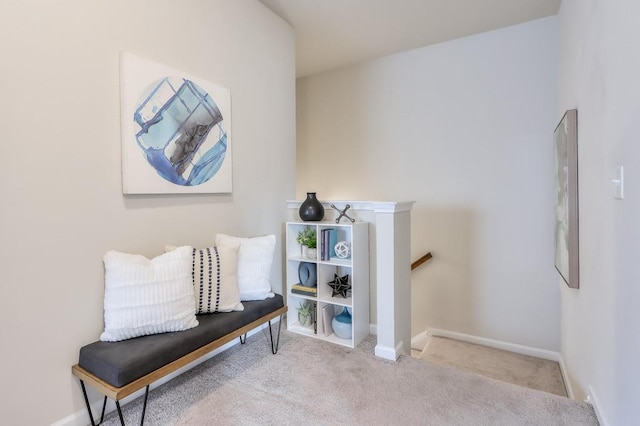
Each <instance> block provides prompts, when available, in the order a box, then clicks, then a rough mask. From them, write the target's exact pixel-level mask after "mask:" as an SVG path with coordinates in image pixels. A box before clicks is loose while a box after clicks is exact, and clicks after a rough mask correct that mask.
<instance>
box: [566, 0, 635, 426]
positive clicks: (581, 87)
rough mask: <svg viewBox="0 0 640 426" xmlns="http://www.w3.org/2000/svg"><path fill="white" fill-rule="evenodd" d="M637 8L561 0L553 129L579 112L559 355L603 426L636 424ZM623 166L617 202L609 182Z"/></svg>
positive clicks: (618, 1)
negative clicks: (573, 273)
mask: <svg viewBox="0 0 640 426" xmlns="http://www.w3.org/2000/svg"><path fill="white" fill-rule="evenodd" d="M639 16H640V2H637V1H633V0H612V1H600V0H590V1H582V0H563V1H562V6H561V7H560V12H559V20H560V28H561V31H560V53H561V54H560V57H561V60H560V78H559V86H558V87H559V98H558V105H557V107H556V117H557V118H558V120H559V119H560V117H561V115H562V114H563V113H564V111H565V110H567V109H571V108H577V110H578V186H579V215H580V218H579V221H580V289H579V290H571V289H569V288H567V287H566V286H565V285H564V284H563V283H562V280H561V279H557V280H556V281H557V283H556V285H557V286H558V287H559V288H560V289H561V300H562V319H561V324H562V345H561V353H562V358H563V360H564V362H565V365H566V368H567V370H568V375H569V378H570V381H571V385H572V388H573V389H574V391H575V392H576V397H577V398H580V399H582V398H584V397H585V395H586V396H588V397H589V398H590V400H591V401H593V402H594V403H596V404H597V411H596V412H597V413H598V416H599V418H600V421H601V424H603V425H637V424H640V412H639V410H638V403H639V402H640V363H638V360H639V359H640V309H639V307H640V269H639V266H638V265H639V263H638V259H637V257H638V254H639V253H640V221H639V220H638V217H639V216H638V212H640V162H639V161H638V159H640V141H639V139H640V136H639V135H640V120H639V119H638V117H640V84H639V83H638V82H639V81H640V78H639V76H640V50H639V49H638V46H639V44H640V26H638V17H639ZM621 165H622V166H624V172H625V173H624V177H625V184H624V188H625V196H624V200H616V199H614V186H613V184H612V182H611V180H612V179H613V178H614V171H615V169H616V168H617V167H618V166H621Z"/></svg>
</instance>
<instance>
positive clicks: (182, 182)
mask: <svg viewBox="0 0 640 426" xmlns="http://www.w3.org/2000/svg"><path fill="white" fill-rule="evenodd" d="M121 91H122V93H121V99H122V115H123V117H122V120H123V130H122V132H123V134H122V142H123V151H122V158H123V192H124V193H125V194H162V193H225V192H231V158H230V157H231V150H230V140H231V138H230V136H231V135H230V129H231V126H230V113H231V111H230V95H229V91H228V89H225V88H222V87H220V86H216V85H213V84H211V83H208V82H206V81H204V80H202V79H197V78H193V77H190V76H187V75H185V74H184V73H182V72H179V71H177V70H173V69H170V68H168V67H166V66H163V65H160V64H156V63H153V62H151V61H147V60H144V59H142V58H138V57H136V56H134V55H131V54H128V53H123V54H122V55H121Z"/></svg>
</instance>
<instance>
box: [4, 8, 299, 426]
mask: <svg viewBox="0 0 640 426" xmlns="http://www.w3.org/2000/svg"><path fill="white" fill-rule="evenodd" d="M123 50H125V51H130V52H132V53H135V54H137V55H139V56H141V57H144V58H148V59H150V60H153V61H156V62H159V63H162V64H166V65H167V66H170V67H172V68H176V69H179V70H183V71H185V72H186V73H188V74H189V75H193V76H197V77H200V78H203V79H206V80H208V81H210V82H212V83H215V84H219V85H221V86H224V87H227V88H229V89H230V91H231V108H232V123H231V126H232V128H233V140H232V146H231V148H232V149H233V162H234V164H233V193H232V194H228V195H210V194H209V195H181V196H175V195H172V196H168V195H165V196H146V195H141V196H126V197H125V196H123V195H122V182H121V166H120V164H121V160H120V97H119V94H120V91H119V76H118V69H119V65H118V55H119V53H120V51H123ZM0 52H2V66H1V67H0V81H2V83H1V87H2V103H1V104H0V129H2V158H3V159H4V161H3V165H2V167H0V188H1V189H0V194H1V197H2V220H1V221H0V235H1V238H2V244H1V245H0V262H1V267H0V270H2V280H1V281H2V284H1V285H2V295H1V296H0V323H2V324H3V327H2V332H1V333H2V334H1V338H0V341H1V342H2V348H3V350H2V355H1V357H2V366H3V367H2V369H1V371H2V372H1V373H0V382H1V383H2V384H3V386H4V387H5V392H4V397H3V401H2V416H3V418H2V423H4V424H13V425H18V424H20V425H47V424H52V423H54V422H56V421H58V420H61V419H64V418H66V417H67V416H69V415H71V414H72V413H76V412H78V411H80V410H82V409H83V407H84V402H83V400H82V392H81V391H80V386H79V384H78V381H77V380H75V379H74V378H73V377H72V375H71V366H72V365H73V364H76V363H77V362H78V350H79V348H80V347H81V346H82V345H85V344H87V343H90V342H92V341H95V340H97V339H98V338H99V335H100V332H101V331H102V328H103V294H104V293H103V288H104V280H103V278H104V270H103V264H102V256H103V255H104V253H105V252H106V251H107V250H109V249H115V250H120V251H124V252H132V253H139V254H143V255H146V256H155V255H158V254H160V253H162V251H163V248H164V245H165V244H172V245H182V244H189V245H194V246H199V247H204V246H210V245H212V244H213V243H214V239H215V234H216V233H217V232H225V233H229V234H236V235H241V236H251V235H263V234H268V233H274V234H276V235H277V236H278V246H277V247H276V259H275V261H274V266H273V271H272V277H271V278H272V283H273V287H274V290H276V291H278V292H280V291H281V290H282V287H281V286H282V255H281V253H282V244H281V243H282V241H281V237H282V222H283V219H284V210H283V206H284V203H285V200H287V199H291V198H294V197H295V63H294V62H295V44H294V35H293V29H292V28H291V27H290V26H289V25H288V24H286V23H285V22H284V21H282V20H281V19H280V18H278V17H277V16H275V15H274V14H273V13H272V12H271V11H269V10H268V9H266V8H265V7H264V6H263V5H262V4H260V3H259V2H258V1H256V0H242V1H238V0H184V1H154V0H136V1H128V0H110V1H97V2H96V1H84V0H65V1H54V2H46V1H32V0H27V1H23V2H16V1H9V2H3V3H2V11H1V12H0ZM92 399H97V395H96V394H95V393H94V394H92ZM34 407H35V409H34Z"/></svg>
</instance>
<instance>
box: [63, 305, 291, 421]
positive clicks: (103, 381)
mask: <svg viewBox="0 0 640 426" xmlns="http://www.w3.org/2000/svg"><path fill="white" fill-rule="evenodd" d="M243 305H244V310H243V311H234V312H227V313H213V314H205V315H198V316H197V319H198V323H199V325H198V326H197V327H194V328H191V329H188V330H184V331H178V332H171V333H162V334H154V335H148V336H142V337H136V338H133V339H129V340H123V341H119V342H103V341H98V342H94V343H91V344H89V345H86V346H84V347H82V348H81V349H80V357H79V362H78V364H77V365H74V366H73V367H72V372H73V374H74V375H75V376H77V377H78V378H79V379H80V384H81V386H82V391H83V394H84V399H85V403H86V404H87V410H88V411H89V417H90V419H91V424H92V425H94V426H95V425H96V423H95V422H94V418H93V414H92V412H91V407H90V404H89V399H88V397H87V392H86V389H85V382H86V383H88V384H89V385H91V386H92V387H93V388H95V389H97V390H98V391H99V392H100V393H102V394H103V395H104V402H103V407H102V415H101V420H100V423H102V421H103V419H104V412H105V406H106V402H107V398H111V399H113V400H115V402H116V408H117V410H118V415H119V416H120V422H121V423H122V424H123V425H124V418H123V416H122V410H121V408H120V402H119V401H120V400H121V399H123V398H125V397H126V396H128V395H131V394H132V393H134V392H136V391H138V390H140V389H142V388H144V387H146V390H145V395H144V404H143V408H142V416H141V422H140V424H142V423H143V422H144V414H145V410H146V405H147V398H148V395H149V385H150V384H151V383H153V382H155V381H156V380H158V379H160V378H162V377H164V376H166V375H168V374H170V373H172V372H174V371H176V370H178V369H179V368H181V367H183V366H185V365H187V364H189V363H190V362H192V361H194V360H196V359H198V358H200V357H202V356H203V355H206V354H207V353H209V352H211V351H213V350H215V349H217V348H219V347H220V346H222V345H224V344H226V343H228V342H230V341H231V340H233V339H235V338H240V342H241V343H244V342H245V340H244V339H246V333H247V332H248V331H250V330H252V329H254V328H256V327H258V326H260V325H262V324H265V323H268V324H269V334H270V336H271V350H272V353H273V354H275V353H276V352H277V350H278V344H279V340H280V324H281V323H282V321H280V322H279V323H278V332H277V336H276V338H275V339H274V335H273V334H274V333H273V332H272V331H271V320H272V319H275V318H276V317H278V316H280V317H281V316H282V314H284V313H285V312H286V310H287V307H286V306H285V305H284V301H283V298H282V296H281V295H278V294H276V295H275V297H273V298H268V299H265V300H258V301H249V302H243ZM280 319H282V318H280ZM243 336H244V339H243ZM100 423H97V424H100Z"/></svg>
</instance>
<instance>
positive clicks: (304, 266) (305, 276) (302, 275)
mask: <svg viewBox="0 0 640 426" xmlns="http://www.w3.org/2000/svg"><path fill="white" fill-rule="evenodd" d="M298 279H299V280H300V284H302V285H303V286H305V287H315V286H316V284H317V283H318V278H317V276H316V264H315V263H309V262H300V265H298Z"/></svg>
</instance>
